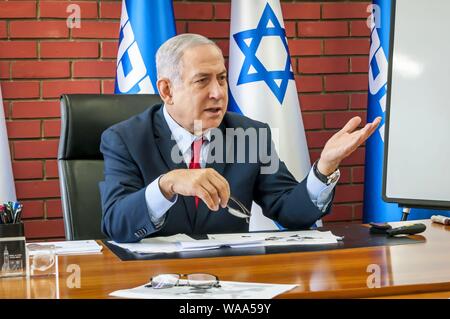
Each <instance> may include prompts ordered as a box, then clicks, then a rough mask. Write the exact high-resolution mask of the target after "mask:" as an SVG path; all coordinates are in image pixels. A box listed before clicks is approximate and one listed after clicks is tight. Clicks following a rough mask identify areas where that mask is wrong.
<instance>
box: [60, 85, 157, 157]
mask: <svg viewBox="0 0 450 319" xmlns="http://www.w3.org/2000/svg"><path fill="white" fill-rule="evenodd" d="M161 102H162V101H161V98H160V97H159V95H155V94H117V95H114V94H111V95H105V94H66V95H62V96H61V138H60V142H59V150H58V159H63V160H64V159H65V160H69V159H103V155H102V154H101V152H100V139H101V135H102V133H103V131H104V130H106V129H107V128H108V127H110V126H112V125H114V124H116V123H118V122H121V121H124V120H126V119H128V118H130V117H131V116H133V115H136V114H139V113H141V112H144V111H145V110H146V109H148V108H149V107H151V106H153V105H155V104H160V103H161Z"/></svg>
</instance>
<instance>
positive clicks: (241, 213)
mask: <svg viewBox="0 0 450 319" xmlns="http://www.w3.org/2000/svg"><path fill="white" fill-rule="evenodd" d="M230 201H231V202H233V204H232V205H233V206H236V207H238V208H233V207H231V206H230ZM227 208H228V212H229V213H230V214H231V215H234V216H236V217H239V218H246V219H247V223H248V222H249V219H250V216H251V213H250V211H249V210H248V209H247V207H245V206H244V204H242V203H241V202H240V201H238V200H237V199H236V198H234V197H232V196H230V200H229V201H228V204H227Z"/></svg>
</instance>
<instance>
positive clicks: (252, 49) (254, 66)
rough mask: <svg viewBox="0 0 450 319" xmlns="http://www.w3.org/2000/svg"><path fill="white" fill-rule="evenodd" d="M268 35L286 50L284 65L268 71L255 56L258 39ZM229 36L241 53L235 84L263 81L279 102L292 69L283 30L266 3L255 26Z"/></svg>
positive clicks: (281, 101) (292, 74)
mask: <svg viewBox="0 0 450 319" xmlns="http://www.w3.org/2000/svg"><path fill="white" fill-rule="evenodd" d="M268 36H275V37H279V38H280V40H281V42H282V43H283V47H284V49H285V50H286V61H285V63H284V69H281V70H273V71H269V70H267V68H266V67H265V66H264V64H263V63H262V62H261V60H260V59H259V58H258V57H257V51H258V47H259V46H260V44H261V41H262V39H263V38H264V37H268ZM233 38H234V40H235V41H236V44H237V45H238V47H239V48H240V49H241V51H242V53H243V54H244V56H245V59H244V63H243V65H242V69H241V72H240V74H239V78H238V81H237V85H241V84H246V83H252V82H258V81H264V82H265V83H266V84H267V86H268V87H269V88H270V90H271V91H272V93H273V94H274V95H275V96H276V98H277V100H278V101H279V102H280V104H282V103H283V100H284V96H285V95H286V90H287V86H288V83H289V80H293V79H294V73H293V72H292V68H291V59H290V56H289V49H288V45H287V40H286V31H285V29H284V28H282V27H281V25H280V22H279V21H278V19H277V17H276V15H275V13H274V12H273V10H272V8H271V7H270V5H269V4H268V3H267V4H266V7H265V8H264V11H263V13H262V16H261V19H260V20H259V22H258V25H257V27H256V28H255V29H251V30H245V31H242V32H238V33H236V34H233Z"/></svg>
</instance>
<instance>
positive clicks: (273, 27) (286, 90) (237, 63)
mask: <svg viewBox="0 0 450 319" xmlns="http://www.w3.org/2000/svg"><path fill="white" fill-rule="evenodd" d="M229 87H230V103H229V104H230V105H229V111H233V112H237V113H241V114H244V115H246V116H248V117H250V118H252V119H255V120H258V121H261V122H265V123H268V124H269V126H270V128H271V130H272V136H273V140H274V143H275V145H276V146H277V152H278V154H279V156H280V158H281V159H282V160H283V161H284V162H285V163H286V165H287V167H288V169H289V171H290V172H291V173H292V174H293V175H294V177H295V178H296V179H297V180H298V181H301V180H302V179H304V178H305V177H306V176H307V174H308V172H309V170H310V165H311V163H310V159H309V153H308V147H307V145H306V137H305V130H304V127H303V122H302V116H301V112H300V104H299V100H298V95H297V88H296V85H295V81H294V72H293V70H292V65H291V59H290V55H289V49H288V43H287V39H286V30H285V28H284V22H283V16H282V12H281V7H280V2H279V1H278V0H268V1H263V0H232V2H231V30H230V56H229ZM263 229H266V230H268V229H278V227H277V225H276V224H275V223H274V222H273V221H272V220H270V219H269V218H266V217H265V216H264V215H263V214H262V212H261V208H260V207H259V206H257V205H256V204H255V203H253V206H252V218H251V220H250V230H263Z"/></svg>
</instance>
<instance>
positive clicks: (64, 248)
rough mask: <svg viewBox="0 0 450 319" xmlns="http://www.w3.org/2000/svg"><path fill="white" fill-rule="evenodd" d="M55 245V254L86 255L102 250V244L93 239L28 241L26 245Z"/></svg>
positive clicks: (34, 246) (35, 246)
mask: <svg viewBox="0 0 450 319" xmlns="http://www.w3.org/2000/svg"><path fill="white" fill-rule="evenodd" d="M49 245H53V246H55V253H56V254H57V255H78V254H81V255H87V254H98V253H100V252H101V251H102V249H103V246H101V245H99V244H97V242H96V241H95V240H72V241H49V242H40V243H28V244H27V247H28V248H29V247H33V248H34V249H36V248H38V246H49Z"/></svg>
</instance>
